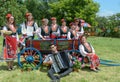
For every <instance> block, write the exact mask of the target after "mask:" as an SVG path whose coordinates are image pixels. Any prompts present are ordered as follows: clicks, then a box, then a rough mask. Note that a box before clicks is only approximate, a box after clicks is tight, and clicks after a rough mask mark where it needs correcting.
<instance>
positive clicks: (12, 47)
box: [2, 14, 17, 70]
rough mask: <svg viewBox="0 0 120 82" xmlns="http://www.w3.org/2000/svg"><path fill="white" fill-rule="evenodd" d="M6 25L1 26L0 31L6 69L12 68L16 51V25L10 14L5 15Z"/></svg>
mask: <svg viewBox="0 0 120 82" xmlns="http://www.w3.org/2000/svg"><path fill="white" fill-rule="evenodd" d="M6 19H7V22H6V25H5V26H4V27H3V30H2V33H3V36H4V40H3V48H4V59H6V60H8V61H7V66H8V70H13V63H14V62H13V61H14V59H15V58H16V52H17V33H16V30H17V27H16V25H15V20H14V17H13V16H12V14H7V15H6Z"/></svg>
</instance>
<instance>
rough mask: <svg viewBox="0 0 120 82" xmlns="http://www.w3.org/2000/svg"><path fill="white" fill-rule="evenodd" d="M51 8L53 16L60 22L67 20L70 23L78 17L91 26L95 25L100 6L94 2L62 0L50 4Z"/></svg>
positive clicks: (90, 0)
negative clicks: (63, 19) (62, 19)
mask: <svg viewBox="0 0 120 82" xmlns="http://www.w3.org/2000/svg"><path fill="white" fill-rule="evenodd" d="M49 6H50V13H51V15H52V16H56V17H57V19H58V20H60V19H61V18H65V19H66V20H67V21H68V22H70V21H73V19H74V18H75V17H77V18H82V19H84V20H86V21H87V22H89V23H90V24H95V23H94V22H95V21H94V20H95V17H96V13H97V12H98V8H99V5H98V4H97V3H95V2H93V0H60V1H59V2H56V3H50V4H49ZM93 21H94V22H93Z"/></svg>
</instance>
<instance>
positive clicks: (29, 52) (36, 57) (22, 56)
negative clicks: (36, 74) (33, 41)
mask: <svg viewBox="0 0 120 82" xmlns="http://www.w3.org/2000/svg"><path fill="white" fill-rule="evenodd" d="M41 63H42V56H41V53H40V52H39V51H38V50H37V49H35V48H32V47H29V48H25V49H23V50H22V51H21V52H20V53H18V64H19V66H20V67H21V68H22V67H24V65H27V66H30V67H31V68H32V69H38V67H39V66H40V65H41Z"/></svg>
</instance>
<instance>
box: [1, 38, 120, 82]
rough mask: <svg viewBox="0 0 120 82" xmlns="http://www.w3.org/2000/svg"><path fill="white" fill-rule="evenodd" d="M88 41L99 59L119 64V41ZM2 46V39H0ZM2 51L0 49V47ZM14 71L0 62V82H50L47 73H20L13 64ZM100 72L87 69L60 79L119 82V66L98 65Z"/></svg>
mask: <svg viewBox="0 0 120 82" xmlns="http://www.w3.org/2000/svg"><path fill="white" fill-rule="evenodd" d="M88 41H89V42H90V43H91V44H92V45H93V46H94V48H95V50H96V53H97V54H98V55H99V57H100V58H101V59H107V60H112V61H115V62H119V63H120V61H119V60H120V39H119V38H104V37H89V38H88ZM0 45H2V38H0ZM0 49H1V51H2V47H0ZM15 66H16V69H15V70H13V71H7V70H6V63H5V62H0V82H50V79H49V78H48V77H47V72H42V71H40V70H34V71H30V72H21V70H20V68H19V67H18V65H17V60H16V62H15ZM100 69H101V71H99V72H98V73H95V72H91V71H90V70H88V69H85V70H79V72H72V73H70V74H69V75H68V76H66V77H64V78H62V79H61V82H120V66H105V65H100Z"/></svg>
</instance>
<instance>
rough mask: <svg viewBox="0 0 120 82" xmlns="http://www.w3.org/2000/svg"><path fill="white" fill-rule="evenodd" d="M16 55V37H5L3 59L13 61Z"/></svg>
mask: <svg viewBox="0 0 120 82" xmlns="http://www.w3.org/2000/svg"><path fill="white" fill-rule="evenodd" d="M16 53H17V39H16V37H12V36H6V37H5V47H4V54H3V55H4V59H15V58H16Z"/></svg>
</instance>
